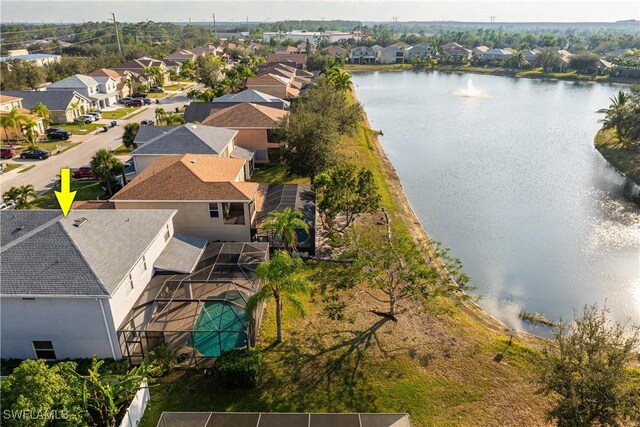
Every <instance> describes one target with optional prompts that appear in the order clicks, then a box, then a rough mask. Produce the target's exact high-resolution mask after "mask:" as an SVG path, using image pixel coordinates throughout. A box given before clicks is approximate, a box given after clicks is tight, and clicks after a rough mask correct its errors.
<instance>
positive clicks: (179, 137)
mask: <svg viewBox="0 0 640 427" xmlns="http://www.w3.org/2000/svg"><path fill="white" fill-rule="evenodd" d="M237 133H238V131H237V130H233V129H226V128H215V127H211V126H201V125H194V124H190V123H188V124H185V125H182V126H177V127H174V126H142V127H141V128H140V130H139V131H138V134H137V135H136V139H135V142H136V144H140V143H144V145H142V146H141V147H139V148H137V149H135V150H134V151H133V152H132V154H134V155H135V154H148V155H153V154H157V155H167V154H175V155H178V154H186V153H189V154H216V155H217V154H219V153H221V152H222V151H223V150H224V149H225V147H226V146H227V145H228V144H229V142H230V141H231V140H232V139H233V138H234V137H235V136H236V134H237Z"/></svg>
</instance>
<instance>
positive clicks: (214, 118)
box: [202, 102, 289, 163]
mask: <svg viewBox="0 0 640 427" xmlns="http://www.w3.org/2000/svg"><path fill="white" fill-rule="evenodd" d="M288 114H289V112H288V111H287V110H281V109H279V108H271V107H267V106H264V105H258V104H252V103H249V102H243V103H242V104H236V105H234V106H232V107H228V108H224V109H222V110H214V111H212V113H211V115H210V116H209V117H207V118H206V119H205V120H203V121H202V124H203V125H206V126H215V127H223V128H229V129H235V130H237V131H238V134H237V135H236V139H235V144H236V145H237V146H240V147H242V148H247V149H250V150H254V151H255V153H256V156H255V161H256V163H268V162H269V161H270V159H271V158H274V157H275V158H277V157H278V154H279V150H280V141H279V140H278V139H277V132H276V130H277V129H278V128H279V127H280V125H281V124H282V122H283V121H284V120H286V118H287V116H288Z"/></svg>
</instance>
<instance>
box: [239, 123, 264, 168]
mask: <svg viewBox="0 0 640 427" xmlns="http://www.w3.org/2000/svg"><path fill="white" fill-rule="evenodd" d="M237 130H238V135H236V145H237V146H238V147H242V148H250V149H252V150H261V151H266V150H267V148H269V147H268V145H269V144H267V130H266V129H237ZM265 156H266V157H265V159H263V160H258V157H259V156H258V155H256V159H255V162H256V163H267V162H268V161H269V156H268V154H265Z"/></svg>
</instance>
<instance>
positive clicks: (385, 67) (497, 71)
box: [345, 64, 640, 85]
mask: <svg viewBox="0 0 640 427" xmlns="http://www.w3.org/2000/svg"><path fill="white" fill-rule="evenodd" d="M345 70H346V71H348V72H351V73H367V72H372V71H385V72H399V71H413V72H416V73H419V72H423V71H426V72H430V71H441V72H444V73H469V74H479V75H485V76H500V77H513V78H517V79H523V78H524V79H537V80H551V81H570V82H584V83H607V84H616V85H630V84H640V79H627V78H619V77H612V78H610V77H604V78H599V77H603V76H596V77H595V78H594V77H592V76H587V75H578V74H571V73H536V72H535V71H534V70H520V71H518V70H508V69H504V68H482V67H454V66H448V65H445V66H440V67H438V66H436V67H433V68H430V69H423V70H414V69H413V67H412V66H411V64H373V65H366V64H365V65H361V64H345Z"/></svg>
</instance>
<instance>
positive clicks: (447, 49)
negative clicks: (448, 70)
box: [442, 43, 472, 60]
mask: <svg viewBox="0 0 640 427" xmlns="http://www.w3.org/2000/svg"><path fill="white" fill-rule="evenodd" d="M442 53H443V54H445V55H451V56H452V57H453V58H455V59H457V60H468V59H471V55H472V53H471V50H469V49H467V48H465V47H464V46H462V45H461V44H458V43H447V44H445V45H442Z"/></svg>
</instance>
